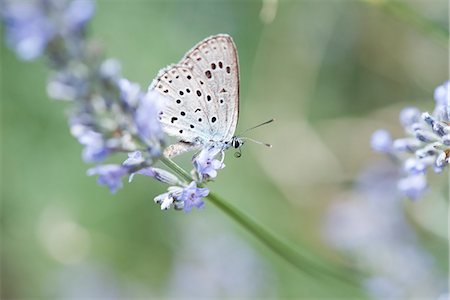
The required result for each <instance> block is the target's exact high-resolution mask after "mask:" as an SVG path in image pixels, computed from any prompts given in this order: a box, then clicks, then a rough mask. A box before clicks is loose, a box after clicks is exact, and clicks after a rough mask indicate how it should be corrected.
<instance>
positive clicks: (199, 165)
mask: <svg viewBox="0 0 450 300" xmlns="http://www.w3.org/2000/svg"><path fill="white" fill-rule="evenodd" d="M220 152H221V149H220V148H217V147H211V148H203V149H202V151H201V152H200V153H199V154H198V155H197V156H196V157H194V160H193V164H194V167H195V170H196V171H197V174H198V177H199V179H200V180H208V179H212V178H216V176H217V171H216V170H218V169H223V168H224V167H225V164H224V163H223V162H221V161H220V160H218V159H216V156H217V155H218V154H219V153H220Z"/></svg>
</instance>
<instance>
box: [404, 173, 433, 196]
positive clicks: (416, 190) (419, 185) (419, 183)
mask: <svg viewBox="0 0 450 300" xmlns="http://www.w3.org/2000/svg"><path fill="white" fill-rule="evenodd" d="M397 186H398V189H399V190H400V191H401V192H403V194H405V195H406V196H407V197H409V198H410V199H412V200H416V199H418V198H419V197H420V196H422V195H423V193H424V192H425V191H426V189H427V178H426V176H425V174H423V173H419V174H413V175H409V176H407V177H405V178H402V179H400V180H399V181H398V184H397Z"/></svg>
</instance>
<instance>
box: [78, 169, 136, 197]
mask: <svg viewBox="0 0 450 300" xmlns="http://www.w3.org/2000/svg"><path fill="white" fill-rule="evenodd" d="M87 174H88V176H92V175H98V179H97V183H98V184H100V185H106V186H108V188H109V190H110V191H111V193H115V192H117V190H118V189H120V188H121V187H122V185H123V184H122V177H123V176H125V175H127V174H128V168H126V167H124V166H121V165H102V166H97V167H94V168H91V169H89V170H88V171H87Z"/></svg>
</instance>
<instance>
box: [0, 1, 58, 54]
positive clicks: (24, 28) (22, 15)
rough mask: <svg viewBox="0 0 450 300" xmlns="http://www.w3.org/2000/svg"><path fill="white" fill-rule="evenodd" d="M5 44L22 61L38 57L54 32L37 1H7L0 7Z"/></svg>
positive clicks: (40, 4)
mask: <svg viewBox="0 0 450 300" xmlns="http://www.w3.org/2000/svg"><path fill="white" fill-rule="evenodd" d="M2 10H3V13H2V17H3V20H4V22H5V30H6V42H7V44H8V46H9V47H11V48H13V49H14V50H15V51H16V53H17V55H18V56H19V57H20V58H21V59H23V60H32V59H34V58H36V57H38V56H40V55H41V54H42V53H43V52H44V50H45V48H46V47H47V43H48V41H49V40H50V39H51V38H53V37H54V35H55V30H54V28H53V26H52V24H51V23H50V21H49V20H48V18H47V16H46V15H45V12H44V6H43V4H42V3H41V2H39V1H34V2H24V1H22V2H13V1H7V2H6V3H4V5H3V6H2Z"/></svg>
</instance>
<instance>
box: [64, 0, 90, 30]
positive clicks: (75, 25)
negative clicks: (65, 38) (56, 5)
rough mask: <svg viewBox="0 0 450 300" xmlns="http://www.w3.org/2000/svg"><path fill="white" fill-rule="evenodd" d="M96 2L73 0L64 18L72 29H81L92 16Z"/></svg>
mask: <svg viewBox="0 0 450 300" xmlns="http://www.w3.org/2000/svg"><path fill="white" fill-rule="evenodd" d="M94 12H95V4H94V1H92V0H72V1H70V4H69V6H68V7H67V10H66V11H65V12H64V19H65V20H66V23H67V24H68V25H67V26H68V28H69V29H70V30H72V31H76V30H79V29H80V28H82V27H84V26H85V24H86V23H87V22H88V21H89V20H90V19H91V18H92V16H93V15H94Z"/></svg>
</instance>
